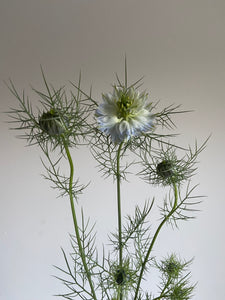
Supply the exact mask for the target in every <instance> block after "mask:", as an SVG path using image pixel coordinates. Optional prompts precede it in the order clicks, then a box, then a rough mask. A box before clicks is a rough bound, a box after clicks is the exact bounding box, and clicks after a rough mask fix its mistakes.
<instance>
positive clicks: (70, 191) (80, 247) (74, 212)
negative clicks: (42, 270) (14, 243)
mask: <svg viewBox="0 0 225 300" xmlns="http://www.w3.org/2000/svg"><path fill="white" fill-rule="evenodd" d="M63 144H64V148H65V151H66V155H67V159H68V161H69V165H70V179H69V197H70V208H71V212H72V217H73V224H74V230H75V234H76V239H77V244H78V247H79V252H80V256H81V260H82V263H83V267H84V270H85V273H86V276H87V280H88V283H89V286H90V289H91V293H92V297H93V299H94V300H97V297H96V294H95V289H94V286H93V282H92V279H91V274H90V272H89V269H88V266H87V262H86V257H85V253H84V249H83V247H82V244H81V238H80V233H79V227H78V223H77V216H76V211H75V206H74V199H73V193H72V186H73V176H74V165H73V160H72V157H71V154H70V151H69V147H68V144H67V142H66V140H65V139H63Z"/></svg>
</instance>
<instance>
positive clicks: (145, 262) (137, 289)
mask: <svg viewBox="0 0 225 300" xmlns="http://www.w3.org/2000/svg"><path fill="white" fill-rule="evenodd" d="M173 189H174V204H173V207H172V209H171V211H170V212H169V213H168V215H167V216H165V217H164V219H163V220H162V222H161V223H160V224H159V226H158V228H157V230H156V232H155V234H154V236H153V238H152V241H151V244H150V246H149V249H148V252H147V254H146V256H145V259H144V261H143V263H142V268H141V272H140V275H139V278H138V283H137V288H136V292H135V297H134V300H137V297H138V292H139V289H140V284H141V280H142V278H143V273H144V270H145V267H146V264H147V262H148V260H149V256H150V254H151V252H152V248H153V246H154V244H155V241H156V239H157V237H158V234H159V232H160V230H161V229H162V227H163V225H164V224H165V223H166V221H167V220H168V219H169V218H170V217H171V216H172V214H173V213H174V212H175V210H176V207H177V200H178V192H177V186H176V184H175V183H173Z"/></svg>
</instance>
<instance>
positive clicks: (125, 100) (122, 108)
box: [117, 94, 133, 120]
mask: <svg viewBox="0 0 225 300" xmlns="http://www.w3.org/2000/svg"><path fill="white" fill-rule="evenodd" d="M132 103H133V99H130V97H129V96H128V95H126V94H123V95H122V96H121V97H120V99H119V100H118V101H117V106H118V108H119V112H118V115H117V117H118V118H119V119H124V120H127V119H128V117H130V116H131V105H132Z"/></svg>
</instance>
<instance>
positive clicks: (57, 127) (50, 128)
mask: <svg viewBox="0 0 225 300" xmlns="http://www.w3.org/2000/svg"><path fill="white" fill-rule="evenodd" d="M39 125H40V127H41V129H42V130H43V131H45V132H47V133H48V134H49V135H51V136H56V135H60V134H62V133H64V131H65V126H64V123H63V122H62V120H61V118H60V116H59V114H58V113H57V112H56V111H54V110H53V109H51V110H50V111H48V112H46V113H43V114H42V115H41V117H40V118H39Z"/></svg>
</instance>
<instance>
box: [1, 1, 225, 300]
mask: <svg viewBox="0 0 225 300" xmlns="http://www.w3.org/2000/svg"><path fill="white" fill-rule="evenodd" d="M0 41H1V47H0V80H1V82H0V110H1V129H0V134H1V156H0V160H1V161H0V165H1V179H0V182H1V196H0V197H1V198H0V266H1V267H0V299H1V300H51V299H54V296H53V294H57V293H60V292H62V291H63V287H62V286H61V284H60V282H58V281H57V280H56V279H55V278H54V277H53V276H52V275H54V274H55V270H54V267H53V265H58V266H63V259H62V254H61V251H60V247H61V246H62V247H63V248H64V249H65V250H67V251H70V245H69V240H68V233H71V232H72V230H73V225H72V219H71V215H70V210H69V203H68V201H67V199H59V198H56V194H55V192H54V191H53V190H52V189H50V187H49V184H48V182H46V181H44V179H43V178H42V177H41V174H42V173H43V169H42V166H41V162H40V155H41V153H40V151H39V149H38V148H35V147H30V148H29V147H25V143H24V141H22V140H19V139H16V138H15V136H16V133H15V132H14V131H9V130H8V128H9V124H7V123H6V122H7V120H8V117H7V115H6V114H4V113H3V112H4V111H7V110H8V109H9V107H14V106H15V105H16V101H15V99H14V98H13V97H12V95H10V93H9V91H8V89H7V88H6V86H5V85H4V83H3V81H4V80H6V81H7V80H8V78H11V79H12V80H13V81H14V83H15V85H16V86H17V88H18V90H20V91H22V90H23V89H25V90H26V91H27V92H28V93H29V95H30V99H31V101H32V102H33V104H34V105H36V103H37V100H38V99H37V97H34V98H32V97H33V94H32V93H30V84H32V86H34V87H36V88H37V89H41V88H42V87H43V83H42V80H41V72H40V64H41V65H42V66H43V68H44V70H45V71H46V75H47V78H48V79H49V81H50V82H51V83H52V84H54V86H56V87H59V86H60V85H64V84H68V88H69V81H70V80H71V81H73V80H75V79H77V78H78V74H79V71H80V70H81V71H82V74H83V87H84V89H87V90H88V89H89V87H90V85H92V86H93V95H94V97H95V99H96V100H97V101H99V102H100V101H101V93H102V92H108V91H111V84H112V83H114V80H115V76H114V74H115V72H117V73H118V74H119V75H120V76H121V77H122V76H123V65H124V54H125V53H126V55H127V58H128V72H129V78H130V80H131V81H132V80H136V79H138V78H139V77H141V76H142V75H144V76H145V78H144V88H145V89H147V91H148V92H149V93H150V96H151V100H154V101H158V100H160V101H161V105H162V106H166V105H169V104H171V103H175V104H182V108H184V109H187V110H191V109H193V110H194V112H193V113H191V114H188V115H185V116H183V115H182V116H179V117H177V118H176V124H177V132H179V133H182V135H181V136H180V137H178V140H177V141H178V143H181V144H188V143H190V144H193V143H194V141H195V139H196V138H197V139H198V140H199V142H200V143H201V142H202V141H203V140H204V139H205V138H206V137H207V136H208V135H209V134H211V133H212V137H211V139H210V141H209V144H208V147H207V149H206V150H205V151H204V153H202V154H201V156H200V159H199V165H198V166H199V171H198V174H197V175H196V177H195V179H194V183H200V186H199V188H198V193H199V194H201V195H207V198H205V200H204V202H203V203H202V204H201V205H200V209H201V212H200V213H199V214H198V217H197V219H196V220H193V221H191V222H188V223H182V224H180V230H179V231H178V230H174V231H173V230H171V229H170V228H169V227H168V228H165V229H164V230H163V231H162V233H161V235H160V238H159V240H158V242H157V244H156V248H155V252H154V254H155V255H157V256H159V258H161V257H163V256H165V255H167V254H168V253H170V252H171V251H175V252H176V253H178V254H180V255H181V256H182V257H184V258H187V259H189V258H191V257H193V256H194V257H195V260H194V262H193V265H192V279H193V282H196V281H198V286H197V288H196V291H195V296H194V298H193V299H194V300H211V299H216V300H223V299H225V291H224V283H225V280H224V279H225V261H224V252H225V243H224V210H225V201H224V200H225V199H224V180H225V176H224V167H225V165H224V148H225V142H224V125H225V122H224V113H225V89H224V82H225V2H224V1H223V0H211V1H209V0H186V1H185V0H157V1H156V0H155V1H153V0H138V1H137V0H136V1H135V0H113V1H109V0H64V1H61V0H39V1H37V0H19V1H18V0H1V2H0ZM73 157H74V159H75V161H77V163H76V167H77V172H78V174H79V176H80V178H81V180H82V181H83V182H85V183H86V182H88V181H89V180H90V179H91V180H92V182H91V185H90V186H89V188H88V190H87V193H86V194H85V196H83V197H82V199H81V204H82V205H83V206H84V208H85V212H86V214H87V215H90V216H91V218H92V220H93V221H95V220H96V221H97V225H96V229H97V230H98V232H99V233H98V237H97V242H98V243H99V245H100V246H101V243H102V241H104V242H107V233H108V232H110V231H113V230H114V229H115V228H116V203H115V197H114V196H115V191H114V188H113V186H112V183H111V181H110V180H107V181H103V179H102V178H101V177H100V174H98V173H97V170H96V168H95V165H96V164H95V162H93V161H92V159H91V157H90V155H89V152H88V151H87V150H86V149H81V150H75V151H73ZM76 159H77V160H76ZM132 180H134V178H132ZM132 180H131V185H126V186H125V187H124V194H123V198H124V200H123V214H126V212H132V211H133V208H134V205H135V203H137V202H138V203H140V204H142V203H144V200H145V199H146V198H148V197H152V196H153V195H154V193H156V195H157V201H159V203H161V201H162V200H161V199H160V196H161V195H162V193H163V191H159V190H158V189H151V188H150V187H148V186H146V185H145V184H143V183H141V182H139V181H137V182H136V181H135V184H132ZM153 217H154V216H153ZM153 219H154V218H153ZM155 284H157V278H156V276H155V275H154V274H152V275H151V277H150V287H151V286H152V287H153V289H154V286H155Z"/></svg>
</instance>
